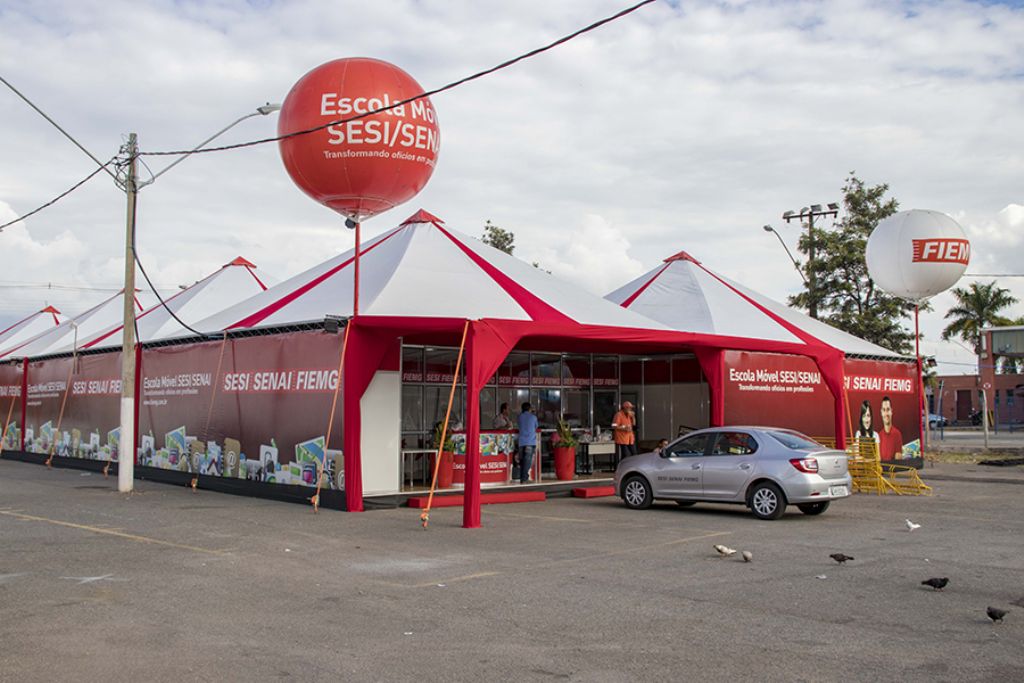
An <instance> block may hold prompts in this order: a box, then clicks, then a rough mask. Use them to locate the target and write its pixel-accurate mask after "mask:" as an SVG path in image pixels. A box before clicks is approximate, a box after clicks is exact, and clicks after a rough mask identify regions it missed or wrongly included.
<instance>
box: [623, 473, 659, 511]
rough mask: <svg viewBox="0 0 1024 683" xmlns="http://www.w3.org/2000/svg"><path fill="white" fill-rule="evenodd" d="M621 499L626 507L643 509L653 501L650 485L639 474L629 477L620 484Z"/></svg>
mask: <svg viewBox="0 0 1024 683" xmlns="http://www.w3.org/2000/svg"><path fill="white" fill-rule="evenodd" d="M622 501H623V502H624V503H625V504H626V507H628V508H632V509H633V510H644V509H646V508H649V507H651V503H653V502H654V495H653V494H652V493H651V485H650V484H648V483H647V480H646V479H644V478H643V477H641V476H639V475H634V476H632V477H630V478H629V479H627V480H626V483H625V484H623V485H622Z"/></svg>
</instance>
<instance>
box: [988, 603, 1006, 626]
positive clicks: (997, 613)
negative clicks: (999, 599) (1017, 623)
mask: <svg viewBox="0 0 1024 683" xmlns="http://www.w3.org/2000/svg"><path fill="white" fill-rule="evenodd" d="M985 614H987V615H988V618H989V619H991V620H992V623H993V624H994V623H996V622H999V621H1002V620H1003V617H1005V616H1006V610H1004V609H999V608H998V607H989V608H987V609H986V610H985Z"/></svg>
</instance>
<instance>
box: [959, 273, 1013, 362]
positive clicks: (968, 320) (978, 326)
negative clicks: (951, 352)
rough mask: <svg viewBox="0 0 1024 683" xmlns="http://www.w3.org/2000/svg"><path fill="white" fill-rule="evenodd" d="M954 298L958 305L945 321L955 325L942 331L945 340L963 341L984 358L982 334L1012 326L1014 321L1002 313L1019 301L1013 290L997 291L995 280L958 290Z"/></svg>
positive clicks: (998, 289) (974, 283)
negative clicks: (957, 339)
mask: <svg viewBox="0 0 1024 683" xmlns="http://www.w3.org/2000/svg"><path fill="white" fill-rule="evenodd" d="M953 296H955V297H956V305H955V306H953V307H952V308H951V309H949V312H948V313H946V319H947V320H949V319H952V322H951V323H949V324H948V325H946V329H944V330H942V339H943V340H945V341H949V340H950V339H951V338H952V337H960V338H961V339H963V340H964V341H965V342H967V343H968V344H970V345H971V346H972V347H973V348H974V353H975V354H977V355H981V330H982V329H983V328H985V327H991V326H993V325H1006V324H1009V323H1010V322H1011V321H1010V320H1009V319H1008V318H1005V317H1003V316H1001V315H999V312H1000V311H1001V310H1003V309H1004V308H1006V307H1007V306H1012V305H1013V304H1015V303H1017V299H1016V298H1015V297H1013V296H1011V295H1010V290H1008V289H1005V288H1003V287H996V283H995V280H993V281H992V282H990V283H988V284H983V283H978V282H972V283H971V286H970V287H968V288H967V289H963V288H961V287H956V288H955V289H954V290H953Z"/></svg>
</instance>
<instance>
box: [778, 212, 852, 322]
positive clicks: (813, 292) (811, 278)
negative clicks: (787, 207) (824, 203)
mask: <svg viewBox="0 0 1024 683" xmlns="http://www.w3.org/2000/svg"><path fill="white" fill-rule="evenodd" d="M838 215H839V205H838V204H835V203H832V204H829V205H828V208H827V209H822V208H821V204H812V205H811V206H810V208H808V207H806V206H805V207H804V208H802V209H800V212H799V213H797V212H796V211H787V212H785V213H784V214H782V219H783V220H784V221H786V222H787V223H789V222H790V221H792V220H799V221H800V224H801V225H803V224H804V219H806V220H807V265H806V266H805V270H806V271H807V278H806V282H807V313H808V315H810V316H811V317H812V318H814V319H817V318H818V276H817V273H816V272H815V271H816V269H815V267H814V258H815V254H816V245H815V241H814V219H815V218H816V217H819V216H833V217H835V216H838ZM780 240H781V238H780Z"/></svg>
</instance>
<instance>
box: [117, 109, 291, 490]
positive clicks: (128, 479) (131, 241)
mask: <svg viewBox="0 0 1024 683" xmlns="http://www.w3.org/2000/svg"><path fill="white" fill-rule="evenodd" d="M279 109H281V105H280V104H271V103H270V102H267V103H266V104H264V105H262V106H259V107H257V108H256V111H254V112H251V113H249V114H246V115H245V116H242V117H240V118H238V119H235V120H234V121H232V122H231V123H230V124H228V125H227V126H225V127H224V128H221V129H220V130H219V131H217V132H216V133H214V134H213V135H211V136H210V137H208V138H206V139H205V140H203V141H202V142H200V143H199V144H198V145H196V146H195V147H193V148H192V149H191V150H189V151H188V152H185V153H184V154H182V155H181V156H180V157H178V158H177V159H175V160H174V161H173V162H171V164H170V165H168V166H167V167H166V168H164V169H163V170H162V171H159V172H158V173H155V174H154V175H153V177H151V178H150V179H149V180H146V181H143V182H139V181H138V180H137V179H136V173H137V169H138V153H139V145H138V136H136V134H135V133H131V134H129V135H128V143H127V144H126V145H125V146H124V148H122V151H123V152H124V154H125V156H126V157H127V159H128V169H127V175H126V177H125V181H124V191H125V194H126V195H127V199H128V215H127V220H126V231H125V232H126V234H125V245H124V290H123V297H124V321H123V329H124V337H123V340H122V343H121V449H120V453H119V455H118V467H117V490H118V491H120V492H122V493H131V491H132V489H133V488H134V480H135V360H136V359H135V204H136V201H137V195H138V192H139V190H140V189H142V188H143V187H145V186H147V185H151V184H152V183H153V181H155V180H156V179H157V178H159V177H160V176H162V175H163V174H164V173H167V171H169V170H171V169H172V168H174V167H175V166H177V165H178V164H180V163H181V162H182V161H184V160H185V159H187V158H188V157H189V156H191V155H192V154H193V153H194V152H197V151H199V150H200V149H202V148H203V147H205V146H206V145H207V144H208V143H209V142H210V141H211V140H214V139H216V138H217V137H220V136H221V135H223V134H224V133H226V132H227V131H229V130H230V129H232V128H234V127H235V126H237V125H238V124H239V123H241V122H242V121H245V120H246V119H248V118H252V117H253V116H266V115H267V114H270V113H272V112H275V111H278V110H279ZM125 453H127V454H128V457H125Z"/></svg>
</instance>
